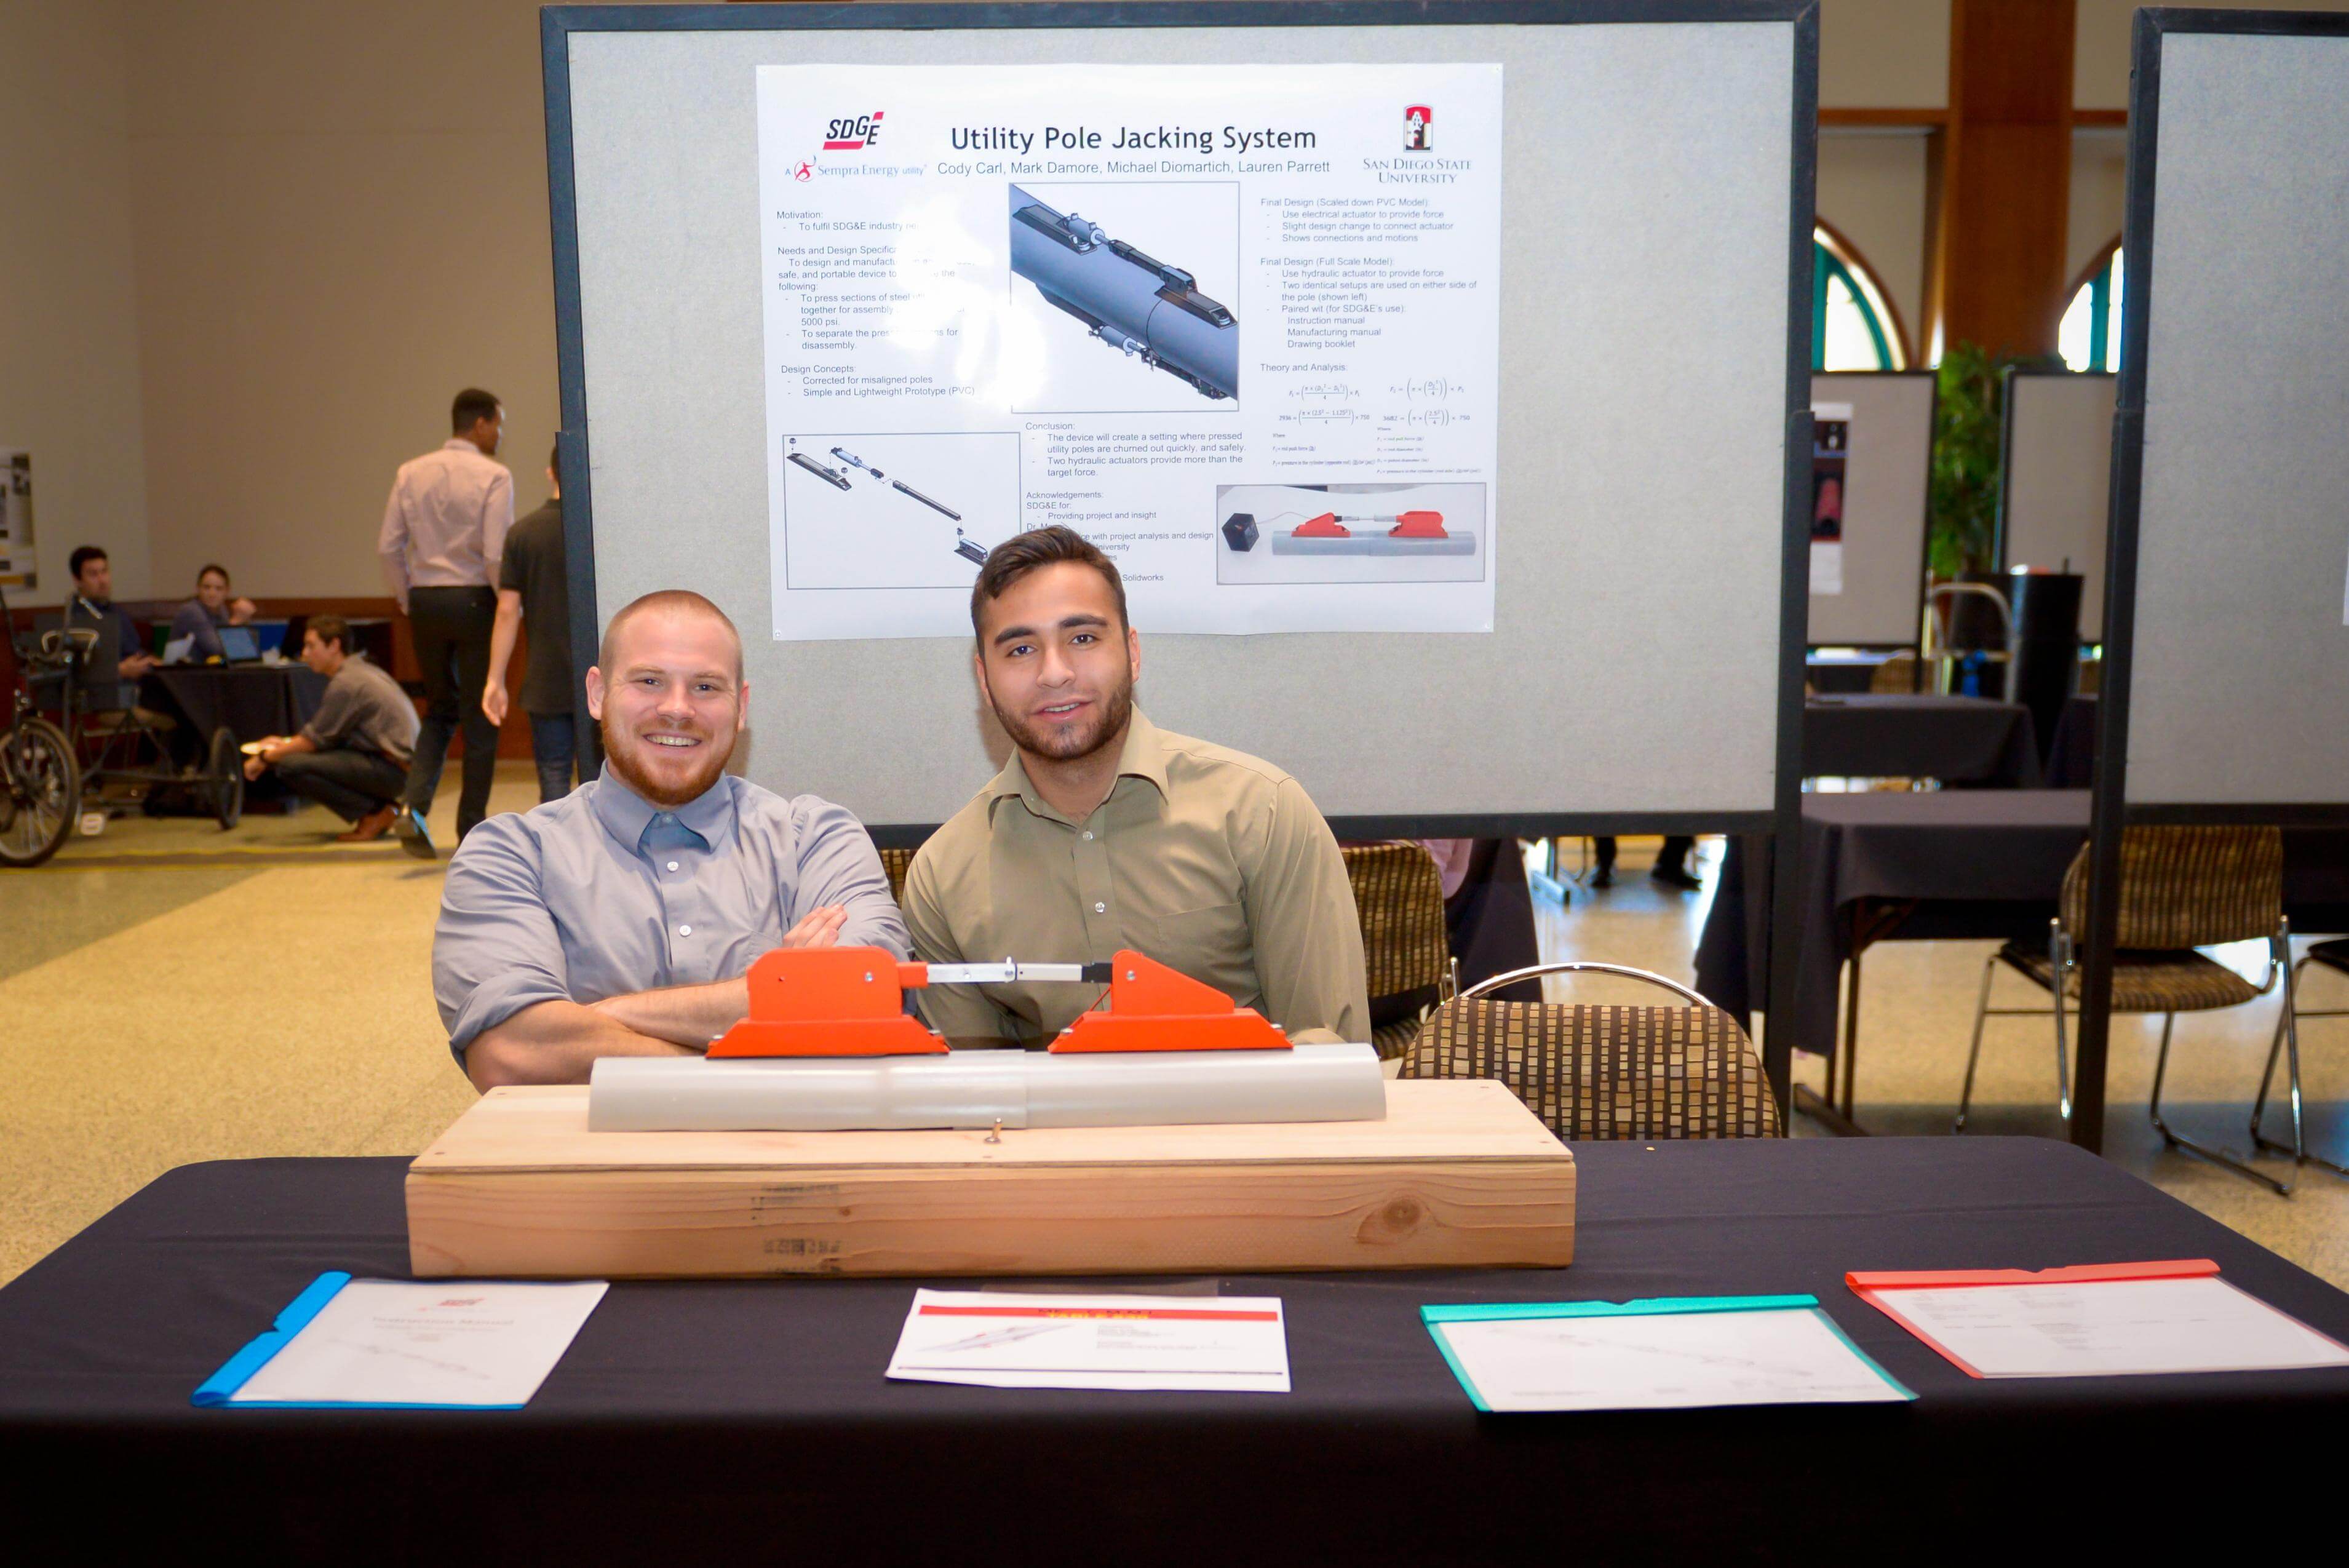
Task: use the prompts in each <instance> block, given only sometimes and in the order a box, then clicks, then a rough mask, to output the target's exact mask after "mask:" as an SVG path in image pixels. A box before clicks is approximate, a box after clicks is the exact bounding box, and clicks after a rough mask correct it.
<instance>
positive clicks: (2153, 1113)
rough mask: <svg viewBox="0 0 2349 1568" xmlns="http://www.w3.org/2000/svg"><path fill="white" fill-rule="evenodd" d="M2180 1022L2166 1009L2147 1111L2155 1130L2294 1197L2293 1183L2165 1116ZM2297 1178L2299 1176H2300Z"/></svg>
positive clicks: (2177, 1144) (2172, 1144)
mask: <svg viewBox="0 0 2349 1568" xmlns="http://www.w3.org/2000/svg"><path fill="white" fill-rule="evenodd" d="M2177 1022H2178V1014H2176V1013H2174V1012H2165V1013H2163V1014H2162V1015H2161V1054H2160V1055H2158V1056H2157V1057H2156V1058H2154V1064H2153V1098H2152V1100H2151V1101H2150V1102H2149V1103H2148V1104H2147V1106H2146V1114H2147V1116H2150V1117H2152V1119H2153V1130H2154V1131H2156V1132H2158V1133H2159V1134H2160V1135H2161V1141H2162V1142H2163V1143H2165V1144H2167V1145H2168V1146H2169V1147H2171V1148H2176V1149H2183V1150H2185V1151H2186V1152H2187V1153H2188V1154H2190V1155H2194V1156H2197V1157H2198V1158H2202V1159H2207V1160H2209V1162H2210V1163H2211V1164H2213V1165H2220V1166H2224V1167H2226V1168H2228V1169H2229V1170H2231V1171H2233V1172H2234V1173H2235V1174H2236V1175H2238V1176H2244V1177H2249V1178H2250V1179H2251V1180H2253V1181H2256V1182H2258V1183H2259V1184H2260V1185H2261V1186H2262V1187H2265V1188H2267V1189H2269V1190H2271V1191H2272V1192H2273V1193H2274V1194H2275V1195H2276V1196H2277V1197H2279V1198H2289V1197H2291V1196H2292V1182H2290V1181H2278V1180H2277V1179H2275V1178H2274V1177H2272V1176H2270V1175H2269V1174H2268V1173H2267V1172H2266V1171H2264V1170H2254V1169H2252V1168H2251V1167H2250V1166H2248V1165H2245V1164H2244V1163H2243V1162H2242V1161H2241V1160H2240V1159H2237V1158H2234V1157H2233V1156H2232V1155H2230V1154H2228V1153H2226V1152H2225V1151H2224V1150H2221V1149H2215V1148H2211V1147H2207V1146H2206V1145H2203V1144H2199V1143H2196V1142H2195V1141H2194V1140H2193V1139H2192V1138H2189V1137H2179V1136H2178V1134H2177V1133H2175V1132H2172V1131H2171V1130H2170V1128H2169V1124H2168V1123H2167V1122H2165V1121H2163V1120H2162V1119H2161V1080H2162V1078H2163V1076H2164V1075H2166V1074H2167V1073H2168V1070H2169V1032H2170V1029H2171V1027H2172V1026H2173V1025H2174V1024H2176V1023H2177ZM2297 1055H2298V1053H2297V1052H2295V1053H2294V1056H2295V1059H2297ZM2295 1171H2297V1168H2296V1167H2295ZM2295 1179H2297V1178H2296V1177H2295Z"/></svg>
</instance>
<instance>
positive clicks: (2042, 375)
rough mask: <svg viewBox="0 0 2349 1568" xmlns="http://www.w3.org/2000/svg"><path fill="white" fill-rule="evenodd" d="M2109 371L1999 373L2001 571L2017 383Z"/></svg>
mask: <svg viewBox="0 0 2349 1568" xmlns="http://www.w3.org/2000/svg"><path fill="white" fill-rule="evenodd" d="M2121 265H2124V266H2126V265H2128V263H2127V258H2126V257H2124V258H2123V260H2122V264H2121ZM2109 374H2111V372H2109V371H2105V370H2050V369H2042V368H2040V367H2036V366H2032V365H2009V366H2008V367H2007V368H2006V369H2004V370H2002V371H2001V372H2000V373H1999V376H2000V379H2001V380H2002V382H2003V383H2004V385H2003V386H2002V388H2001V389H2000V394H1999V400H1998V516H1997V523H1996V527H1995V530H1994V532H1993V533H1992V542H1991V559H1992V560H1993V561H1995V562H1996V563H1997V564H1998V566H1997V569H1998V570H2000V571H2002V572H2003V571H2005V570H2006V568H2007V559H2006V543H2007V541H2006V504H2007V498H2008V495H2009V493H2011V492H2012V491H2013V487H2014V461H2013V460H2014V383H2015V382H2016V381H2018V380H2023V379H2032V380H2038V379H2046V380H2051V381H2052V380H2070V379H2075V378H2077V377H2081V376H2103V375H2109ZM2114 390H2115V393H2116V395H2117V393H2118V391H2119V389H2118V387H2117V386H2116V388H2115V389H2114ZM2106 493H2107V494H2108V495H2109V493H2110V485H2109V483H2108V484H2107V485H2106ZM2106 524H2107V526H2109V525H2110V509H2109V506H2108V507H2107V512H2106ZM2108 548H2109V547H2108ZM2112 586H2113V585H2112V568H2111V565H2110V563H2109V561H2107V563H2106V570H2105V595H2106V598H2107V599H2109V598H2110V597H2112ZM2091 640H2092V639H2090V638H2089V636H2088V634H2087V633H2085V632H2082V633H2081V634H2080V641H2081V642H2082V644H2083V645H2085V644H2087V643H2089V642H2090V641H2091Z"/></svg>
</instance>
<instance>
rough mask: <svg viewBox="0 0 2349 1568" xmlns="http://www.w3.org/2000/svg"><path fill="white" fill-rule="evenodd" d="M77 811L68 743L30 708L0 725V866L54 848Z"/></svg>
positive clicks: (32, 860) (41, 856)
mask: <svg viewBox="0 0 2349 1568" xmlns="http://www.w3.org/2000/svg"><path fill="white" fill-rule="evenodd" d="M80 812H81V770H80V769H78V768H77V767H76V766H75V765H74V757H73V747H72V745H71V744H70V743H69V742H67V740H66V737H65V734H64V732H62V731H60V730H59V729H58V728H57V726H56V725H55V724H52V723H50V722H48V721H47V720H46V719H36V718H33V717H32V716H30V715H29V714H27V715H26V716H24V717H22V718H19V719H18V720H17V721H16V727H15V728H14V729H11V730H5V731H0V866H38V865H39V864H40V863H41V862H42V861H44V860H47V858H48V857H50V856H52V855H55V854H56V853H57V846H59V845H61V844H63V843H64V842H65V841H66V839H67V836H70V835H71V834H72V832H73V828H74V818H75V817H76V816H78V815H79V814H80Z"/></svg>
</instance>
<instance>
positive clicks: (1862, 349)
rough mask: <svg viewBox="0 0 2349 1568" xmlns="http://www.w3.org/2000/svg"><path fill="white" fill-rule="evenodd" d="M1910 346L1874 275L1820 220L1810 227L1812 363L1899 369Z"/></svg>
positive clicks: (1820, 367) (1821, 366)
mask: <svg viewBox="0 0 2349 1568" xmlns="http://www.w3.org/2000/svg"><path fill="white" fill-rule="evenodd" d="M1908 367H1909V349H1908V345H1907V343H1906V342H1905V341H1904V340H1903V337H1902V335H1901V331H1900V322H1899V317H1897V316H1895V315H1894V314H1893V310H1892V303H1891V301H1890V300H1889V298H1888V297H1887V296H1886V295H1885V292H1884V286H1883V285H1882V284H1880V283H1878V281H1877V278H1876V274H1875V273H1874V272H1872V271H1871V270H1869V268H1868V264H1867V263H1866V262H1865V261H1863V260H1861V259H1860V255H1859V253H1858V251H1857V250H1855V249H1854V248H1853V247H1852V245H1851V244H1850V242H1849V241H1847V240H1846V239H1845V238H1844V237H1843V236H1842V235H1841V234H1837V233H1836V232H1835V231H1834V230H1833V229H1830V228H1828V227H1827V226H1826V224H1825V223H1821V224H1819V225H1817V226H1816V228H1814V229H1813V230H1812V231H1811V368H1812V369H1815V370H1904V369H1908Z"/></svg>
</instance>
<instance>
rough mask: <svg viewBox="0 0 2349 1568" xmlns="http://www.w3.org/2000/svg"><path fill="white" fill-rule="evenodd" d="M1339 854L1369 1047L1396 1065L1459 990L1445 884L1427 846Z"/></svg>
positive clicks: (1357, 847) (1372, 847)
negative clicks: (1366, 1001) (1354, 930)
mask: <svg viewBox="0 0 2349 1568" xmlns="http://www.w3.org/2000/svg"><path fill="white" fill-rule="evenodd" d="M1339 853H1340V855H1341V856H1342V857H1344V859H1345V862H1346V879H1347V880H1348V881H1349V882H1350V883H1352V884H1353V888H1354V914H1355V917H1356V919H1359V920H1360V921H1361V928H1362V971H1363V976H1364V978H1365V979H1366V980H1367V981H1369V991H1370V998H1371V1044H1373V1045H1375V1046H1377V1047H1378V1051H1379V1055H1380V1057H1381V1059H1392V1058H1393V1057H1396V1056H1400V1055H1402V1054H1403V1053H1404V1052H1405V1051H1407V1050H1409V1049H1410V1048H1411V1043H1412V1042H1413V1040H1414V1039H1416V1038H1417V1037H1418V1035H1419V1032H1420V1026H1421V1022H1422V1020H1423V1019H1424V1018H1425V1017H1426V1016H1427V1013H1428V1012H1429V1010H1430V1009H1432V1008H1434V1007H1436V1006H1438V1005H1440V1004H1441V1003H1443V1002H1444V1001H1445V1000H1446V999H1448V998H1449V997H1450V996H1451V994H1452V992H1454V990H1456V989H1457V988H1458V983H1459V977H1458V966H1457V965H1456V964H1454V962H1453V960H1452V949H1451V945H1450V939H1449V937H1448V936H1447V934H1446V932H1445V929H1444V877H1443V875H1442V874H1441V873H1440V872H1438V871H1437V869H1436V867H1435V857H1433V855H1430V854H1429V853H1428V852H1427V850H1426V848H1425V846H1422V845H1417V844H1410V843H1395V844H1349V845H1345V846H1341V847H1340V851H1339Z"/></svg>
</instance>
